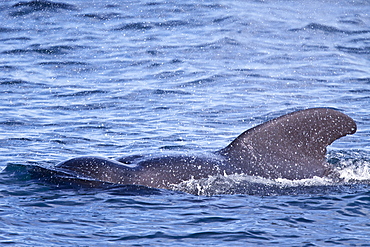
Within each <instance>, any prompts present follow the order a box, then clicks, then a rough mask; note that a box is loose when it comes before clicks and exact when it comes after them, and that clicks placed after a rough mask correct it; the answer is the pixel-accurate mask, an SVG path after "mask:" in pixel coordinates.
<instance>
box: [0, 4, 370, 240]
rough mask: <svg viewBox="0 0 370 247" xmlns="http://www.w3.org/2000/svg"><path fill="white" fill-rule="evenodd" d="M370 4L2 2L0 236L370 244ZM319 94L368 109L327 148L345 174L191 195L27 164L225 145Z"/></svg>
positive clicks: (229, 182)
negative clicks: (45, 177) (79, 184)
mask: <svg viewBox="0 0 370 247" xmlns="http://www.w3.org/2000/svg"><path fill="white" fill-rule="evenodd" d="M369 13H370V4H369V3H368V2H367V1H341V0H338V1H192V0H190V1H81V0H71V1H69V0H64V1H63V2H58V1H53V2H47V1H2V2H0V20H1V21H0V88H1V90H0V99H1V101H0V112H1V116H2V117H1V119H0V129H1V132H0V150H1V155H0V169H1V170H3V172H2V173H1V174H0V224H1V228H0V243H2V244H9V245H15V246H35V245H37V246H59V245H63V246H118V245H119V246H120V245H122V246H125V245H127V246H132V245H136V246H147V245H155V246H165V245H168V246H174V245H175V246H190V245H197V246H199V245H204V246H209V245H214V246H230V245H232V246H247V245H263V246H268V245H273V244H274V245H288V246H314V245H316V246H324V245H325V246H331V245H347V246H348V245H359V246H361V245H367V244H368V242H369V240H370V238H369V232H370V221H369V214H370V193H369V180H370V172H369V160H370V149H369V146H370V145H369V143H370V142H369V135H370V134H369V133H370V128H369V123H370V117H369V106H370V96H369V92H370V15H369ZM309 107H332V108H335V109H338V110H340V111H342V112H344V113H346V114H348V115H349V116H351V117H352V118H353V119H354V120H355V121H356V122H357V125H358V131H357V133H356V134H355V135H353V136H347V137H345V138H342V139H340V140H338V141H336V142H335V143H334V144H333V145H332V146H330V148H329V153H328V159H329V162H331V163H333V164H334V165H335V166H336V167H337V169H340V172H341V176H342V178H343V180H344V182H343V183H340V184H333V183H331V182H330V181H329V182H328V181H327V180H325V179H310V180H305V181H283V180H277V181H270V180H269V181H265V180H261V179H259V178H255V179H256V180H255V181H252V182H255V184H256V186H255V187H254V188H253V189H252V190H248V191H246V190H243V186H244V185H245V182H246V178H245V177H243V176H237V175H235V176H229V177H222V176H221V177H211V178H209V179H204V180H201V181H188V182H187V183H186V184H182V185H181V186H185V188H184V187H182V190H184V191H186V192H190V193H193V194H188V193H184V192H176V191H165V190H156V189H150V188H145V187H135V186H121V187H119V186H116V187H109V188H101V189H89V188H85V187H84V188H71V187H68V186H67V187H63V186H61V187H58V186H57V185H55V184H48V183H44V182H42V181H38V180H37V179H33V178H32V177H30V174H29V173H28V172H27V167H28V166H31V165H35V164H37V165H42V166H53V165H55V164H56V163H58V162H60V161H63V160H66V159H68V158H72V157H76V156H80V155H99V156H105V157H114V158H115V157H120V156H125V155H133V154H149V155H150V154H157V153H164V154H167V153H173V152H185V151H191V152H206V151H207V152H208V151H214V150H218V149H220V148H223V147H225V146H226V145H227V144H228V143H229V142H230V141H232V140H233V139H234V138H235V137H236V136H237V135H239V134H240V133H241V132H243V131H244V130H246V129H248V128H251V127H253V126H255V125H257V124H260V123H262V122H264V121H266V120H269V119H272V118H274V117H277V116H280V115H282V114H285V113H288V112H291V111H294V110H298V109H305V108H309ZM248 179H249V180H247V182H251V181H250V178H248ZM261 186H262V187H261ZM246 192H248V193H246Z"/></svg>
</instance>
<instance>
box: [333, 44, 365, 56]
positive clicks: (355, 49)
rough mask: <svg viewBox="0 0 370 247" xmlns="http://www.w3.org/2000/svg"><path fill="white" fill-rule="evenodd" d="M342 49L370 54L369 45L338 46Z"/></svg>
mask: <svg viewBox="0 0 370 247" xmlns="http://www.w3.org/2000/svg"><path fill="white" fill-rule="evenodd" d="M335 48H337V49H338V50H340V51H343V52H346V53H352V54H360V55H367V54H370V46H367V47H346V46H340V45H338V46H336V47H335Z"/></svg>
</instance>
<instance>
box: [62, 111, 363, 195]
mask: <svg viewBox="0 0 370 247" xmlns="http://www.w3.org/2000/svg"><path fill="white" fill-rule="evenodd" d="M355 132H356V123H355V122H354V121H353V119H351V118H350V117H349V116H347V115H345V114H343V113H341V112H338V111H336V110H332V109H327V108H313V109H307V110H302V111H297V112H293V113H290V114H287V115H284V116H281V117H278V118H276V119H273V120H270V121H268V122H265V123H263V124H261V125H258V126H256V127H254V128H252V129H249V130H247V131H245V132H244V133H242V134H241V135H239V136H238V137H237V138H236V139H235V140H234V141H232V142H231V143H230V144H229V145H228V146H227V147H225V148H223V149H221V150H219V151H216V152H214V153H210V154H207V155H201V156H200V155H194V156H193V155H175V156H164V157H157V158H149V159H145V157H143V156H138V155H136V156H129V157H126V158H121V159H118V160H111V159H106V158H101V157H79V158H73V159H70V160H67V161H64V162H62V163H59V164H58V165H57V166H56V167H55V170H57V171H60V172H63V173H64V174H68V175H69V176H72V177H76V178H83V179H87V180H90V181H98V182H107V183H114V184H124V185H143V186H147V187H153V188H164V189H171V188H172V186H173V185H175V184H179V183H181V182H183V181H187V180H190V179H202V178H208V177H209V176H216V175H225V174H227V175H231V174H246V175H250V176H260V177H263V178H268V179H276V178H285V179H290V180H296V179H305V178H312V177H314V176H319V177H324V176H328V175H330V174H333V173H334V170H333V167H332V166H331V165H330V164H328V163H327V162H326V157H325V154H326V147H327V146H328V145H330V144H331V143H332V142H333V141H335V140H336V139H338V138H340V137H343V136H345V135H348V134H354V133H355Z"/></svg>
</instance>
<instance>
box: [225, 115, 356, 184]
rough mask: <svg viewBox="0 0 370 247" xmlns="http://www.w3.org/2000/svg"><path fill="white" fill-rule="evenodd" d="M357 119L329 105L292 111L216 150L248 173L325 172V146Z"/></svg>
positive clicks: (281, 175) (280, 175)
mask: <svg viewBox="0 0 370 247" xmlns="http://www.w3.org/2000/svg"><path fill="white" fill-rule="evenodd" d="M355 132H356V123H355V122H354V121H353V119H351V118H350V117H348V116H347V115H345V114H343V113H341V112H339V111H336V110H332V109H328V108H312V109H307V110H302V111H297V112H293V113H290V114H287V115H284V116H281V117H278V118H275V119H273V120H270V121H268V122H266V123H263V124H261V125H258V126H256V127H254V128H252V129H249V130H247V131H245V132H244V133H242V134H241V135H240V136H238V137H237V138H236V139H235V140H234V141H233V142H231V143H230V144H229V145H228V146H227V147H226V148H224V149H222V150H220V151H219V153H220V154H222V155H224V156H225V157H226V158H227V159H229V160H230V163H232V164H236V166H238V168H239V169H240V170H241V171H242V172H244V173H246V174H249V175H257V176H262V177H266V178H287V179H302V178H311V177H313V176H324V175H326V173H327V172H328V168H329V167H328V166H327V163H326V157H325V154H326V147H327V146H328V145H330V144H331V143H332V142H334V141H335V140H337V139H338V138H340V137H342V136H345V135H348V134H354V133H355Z"/></svg>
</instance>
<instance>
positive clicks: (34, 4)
mask: <svg viewBox="0 0 370 247" xmlns="http://www.w3.org/2000/svg"><path fill="white" fill-rule="evenodd" d="M12 8H13V9H15V11H13V12H11V13H10V16H14V17H15V16H23V15H28V14H31V13H34V12H39V11H57V10H76V9H77V8H76V7H75V6H74V5H72V4H68V3H60V2H50V1H42V0H34V1H30V2H19V3H16V4H14V5H13V6H12Z"/></svg>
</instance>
